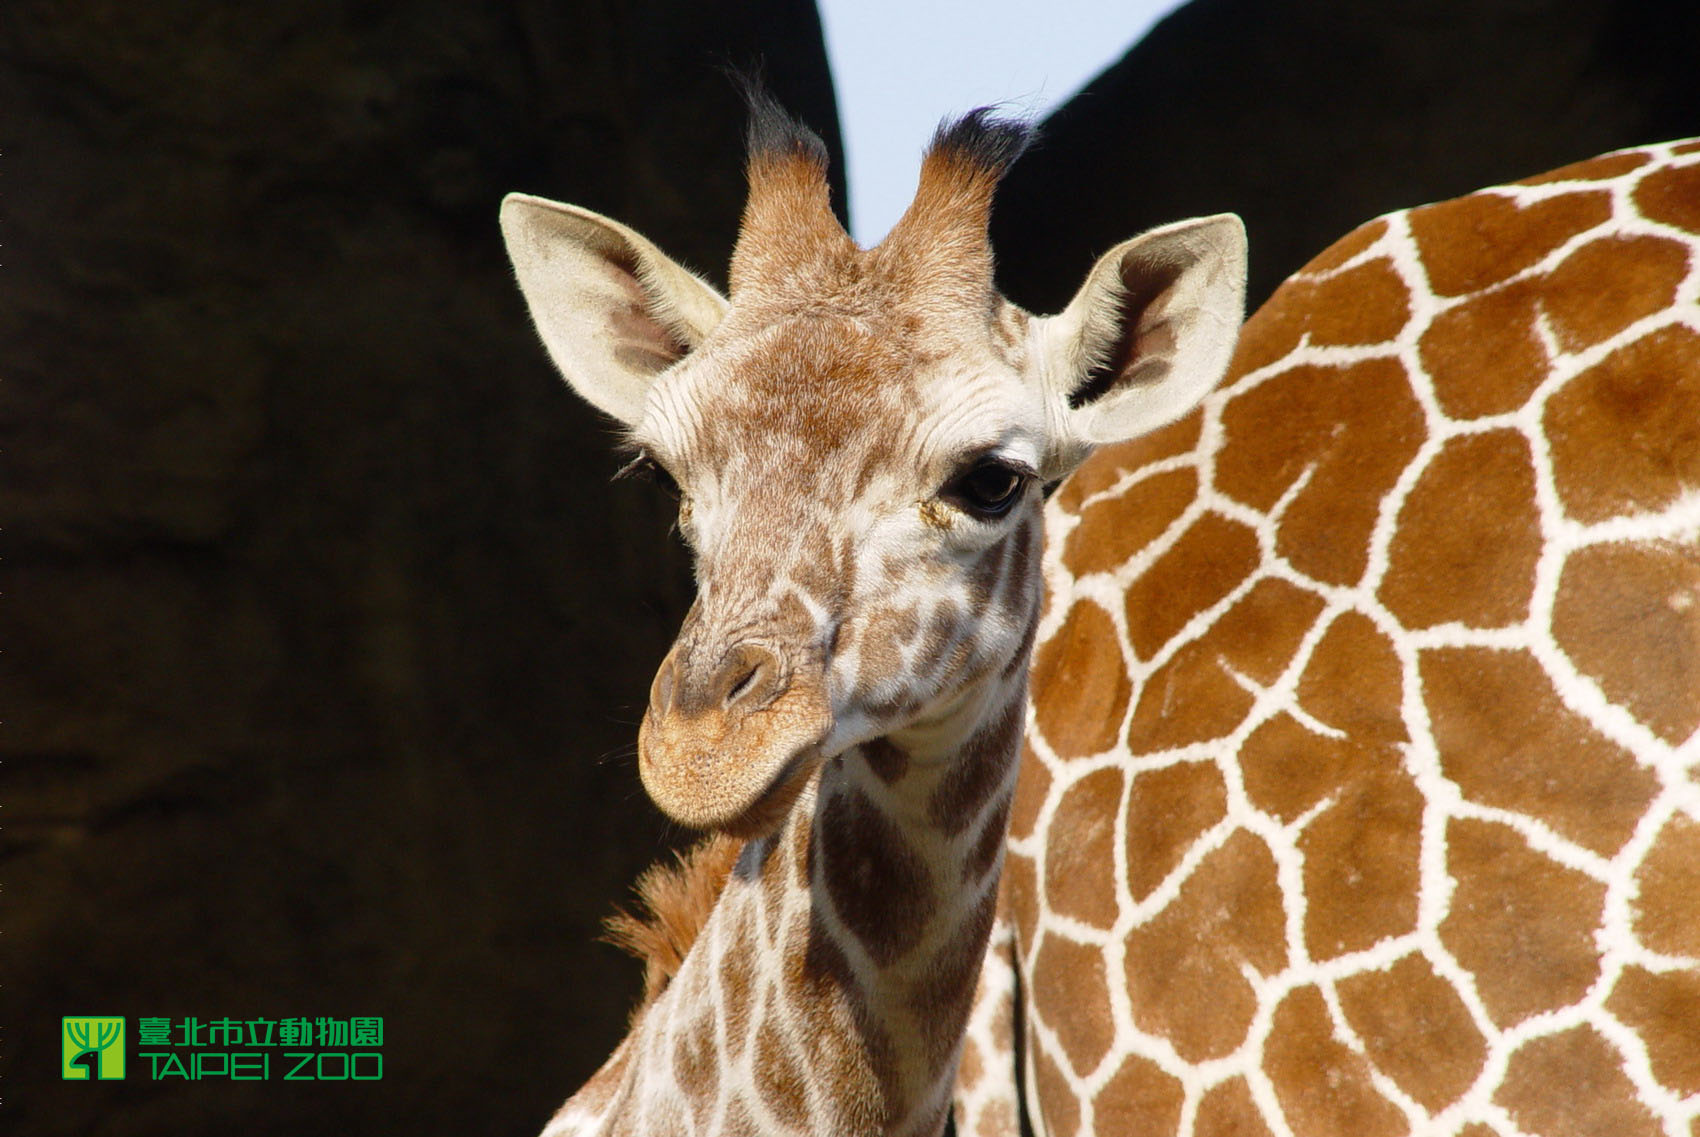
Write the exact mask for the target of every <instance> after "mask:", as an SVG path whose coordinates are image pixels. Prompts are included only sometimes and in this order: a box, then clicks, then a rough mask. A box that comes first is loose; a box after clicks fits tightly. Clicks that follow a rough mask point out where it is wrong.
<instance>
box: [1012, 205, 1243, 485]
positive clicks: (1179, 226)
mask: <svg viewBox="0 0 1700 1137" xmlns="http://www.w3.org/2000/svg"><path fill="white" fill-rule="evenodd" d="M1245 276H1246V239H1245V226H1244V225H1243V224H1241V222H1240V219H1239V218H1238V217H1235V216H1234V215H1233V214H1231V213H1223V214H1219V215H1217V216H1215V217H1200V218H1195V219H1193V220H1191V221H1180V222H1176V223H1175V224H1173V225H1165V226H1162V227H1161V228H1158V229H1153V230H1151V231H1150V232H1148V233H1144V234H1142V235H1140V236H1138V237H1135V238H1133V239H1132V240H1131V241H1124V242H1123V243H1122V244H1120V245H1117V246H1116V247H1115V248H1113V249H1111V250H1110V251H1109V252H1108V253H1105V254H1104V255H1103V256H1102V257H1101V258H1099V260H1098V263H1097V264H1095V265H1093V266H1092V271H1091V272H1090V273H1088V274H1087V276H1086V282H1085V283H1084V284H1082V285H1081V286H1080V291H1079V292H1077V293H1075V295H1074V299H1073V300H1071V301H1069V305H1068V307H1067V308H1065V309H1063V311H1062V312H1060V313H1059V314H1057V315H1055V316H1050V317H1047V318H1045V319H1042V320H1037V321H1035V323H1036V325H1037V327H1036V329H1035V331H1036V334H1037V335H1038V337H1039V338H1040V344H1041V351H1040V359H1041V360H1042V361H1043V364H1042V366H1043V368H1044V373H1043V375H1042V377H1041V378H1042V382H1043V383H1044V385H1045V388H1046V397H1047V398H1048V399H1049V400H1050V402H1051V404H1052V406H1053V408H1054V411H1055V415H1054V420H1055V421H1060V423H1061V427H1062V429H1061V431H1060V434H1061V437H1059V438H1058V439H1056V441H1055V445H1054V449H1053V453H1052V466H1053V468H1052V469H1048V470H1044V471H1041V473H1042V474H1043V475H1044V477H1046V478H1047V479H1052V478H1057V477H1061V476H1062V475H1063V474H1066V473H1068V472H1069V470H1071V469H1073V468H1074V467H1075V466H1076V465H1078V464H1079V463H1080V462H1082V461H1083V460H1085V458H1086V455H1087V454H1089V453H1090V452H1091V450H1092V448H1093V447H1095V446H1101V445H1104V444H1106V443H1110V442H1120V441H1122V440H1124V439H1128V438H1134V437H1137V436H1138V435H1141V434H1146V433H1148V432H1150V431H1153V430H1156V429H1157V428H1158V427H1160V426H1164V425H1166V424H1168V423H1170V422H1173V421H1174V420H1175V419H1177V418H1180V417H1181V416H1182V415H1184V414H1186V413H1187V412H1189V411H1191V410H1192V409H1193V407H1195V406H1197V405H1198V403H1199V401H1200V400H1201V399H1203V398H1204V396H1205V395H1207V394H1208V393H1209V392H1210V390H1211V388H1213V387H1214V386H1215V385H1216V384H1217V382H1218V381H1220V380H1221V378H1222V374H1223V372H1224V371H1226V370H1227V367H1228V361H1229V359H1230V358H1231V357H1232V356H1233V353H1234V345H1235V343H1236V342H1237V341H1238V338H1239V326H1240V321H1241V320H1242V319H1243V318H1244V317H1245Z"/></svg>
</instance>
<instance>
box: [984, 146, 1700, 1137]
mask: <svg viewBox="0 0 1700 1137" xmlns="http://www.w3.org/2000/svg"><path fill="white" fill-rule="evenodd" d="M1046 521H1047V527H1048V531H1049V543H1048V545H1047V548H1046V551H1045V556H1044V575H1045V581H1046V592H1047V598H1046V611H1045V615H1044V617H1043V619H1042V620H1041V622H1040V627H1039V633H1038V641H1037V646H1036V648H1035V652H1034V663H1033V671H1032V680H1031V682H1032V688H1031V703H1032V713H1031V716H1030V719H1029V725H1028V730H1027V736H1026V753H1025V757H1024V759H1023V763H1022V768H1021V773H1020V780H1019V785H1018V788H1017V793H1016V801H1015V805H1014V808H1013V812H1012V821H1011V829H1010V842H1009V850H1008V859H1007V864H1006V869H1005V875H1004V878H1003V902H1002V905H1001V912H1002V913H1003V914H1004V916H1005V917H1006V920H1005V921H1001V922H1000V925H999V927H998V928H997V929H996V930H995V932H994V937H993V943H994V947H995V948H996V950H995V951H994V952H993V953H992V955H991V956H990V957H989V962H988V970H987V975H986V980H985V987H984V989H983V991H982V995H981V997H980V1000H979V1003H978V1005H977V1006H976V1008H975V1011H974V1014H973V1018H972V1025H971V1029H970V1032H969V1036H968V1042H967V1044H966V1046H965V1050H964V1056H963V1061H962V1086H961V1092H960V1095H959V1112H958V1118H957V1119H958V1131H959V1132H961V1133H963V1134H965V1137H967V1135H972V1137H990V1135H993V1134H999V1135H1009V1134H1014V1133H1015V1132H1017V1114H1018V1112H1019V1111H1020V1110H1021V1108H1022V1107H1023V1106H1024V1107H1025V1109H1026V1111H1027V1112H1028V1113H1029V1115H1030V1116H1031V1118H1032V1120H1033V1123H1034V1128H1035V1130H1036V1131H1037V1132H1039V1133H1040V1134H1043V1135H1045V1137H1081V1135H1085V1134H1099V1135H1104V1137H1108V1135H1111V1134H1116V1135H1120V1134H1183V1135H1186V1137H1206V1135H1218V1134H1228V1133H1233V1134H1247V1135H1269V1137H1400V1135H1403V1134H1415V1135H1419V1137H1512V1135H1514V1134H1528V1135H1559V1134H1590V1135H1600V1137H1606V1135H1611V1137H1630V1135H1633V1137H1700V142H1687V143H1673V144H1668V145H1661V146H1652V147H1646V148H1640V149H1635V150H1628V151H1623V152H1620V153H1616V154H1612V155H1607V156H1604V157H1601V158H1598V159H1594V160H1591V161H1587V162H1583V163H1580V164H1578V165H1575V166H1571V167H1566V168H1564V169H1561V170H1558V171H1554V172H1553V173H1550V174H1546V175H1542V176H1538V177H1534V178H1530V179H1528V180H1527V181H1524V182H1521V183H1518V184H1516V185H1511V186H1501V187H1496V188H1492V189H1487V190H1483V191H1481V192H1479V193H1476V194H1472V195H1470V196H1468V197H1464V198H1460V199H1458V200H1455V201H1450V202H1443V203H1440V204H1437V205H1432V206H1426V207H1422V208H1417V209H1411V210H1405V211H1401V212H1398V213H1394V214H1390V215H1388V216H1386V217H1384V218H1381V219H1379V220H1376V221H1374V222H1371V223H1369V224H1367V225H1365V226H1363V227H1362V228H1360V229H1358V230H1356V231H1355V232H1353V233H1352V234H1350V235H1349V236H1347V237H1345V238H1344V239H1342V240H1341V241H1340V242H1338V243H1337V244H1335V245H1334V246H1333V247H1332V248H1330V249H1329V250H1327V251H1325V252H1323V253H1322V254H1321V255H1319V256H1318V257H1317V258H1316V259H1315V260H1313V261H1312V262H1311V263H1310V264H1309V265H1307V266H1306V267H1305V268H1304V269H1303V270H1301V271H1300V272H1299V273H1297V274H1296V275H1295V276H1294V277H1292V278H1291V279H1290V280H1289V281H1288V282H1287V283H1286V284H1284V285H1283V286H1282V288H1281V289H1280V290H1278V291H1277V292H1276V294H1275V295H1274V296H1273V297H1272V298H1271V299H1270V300H1269V302H1268V303H1267V304H1265V305H1264V306H1263V307H1262V308H1261V309H1260V310H1259V311H1258V312H1257V313H1256V314H1255V315H1254V316H1253V317H1252V318H1251V319H1250V320H1249V321H1248V322H1247V324H1246V326H1245V329H1244V332H1243V335H1242V337H1241V340H1240V345H1239V348H1238V351H1237V354H1236V357H1235V360H1234V363H1233V365H1232V367H1231V368H1230V370H1229V373H1228V375H1227V377H1226V379H1225V380H1224V382H1223V383H1222V385H1221V386H1220V387H1219V388H1218V389H1217V390H1216V391H1215V392H1213V393H1212V394H1211V395H1210V396H1209V397H1208V398H1207V399H1206V400H1205V401H1204V402H1203V404H1202V406H1201V408H1200V409H1199V410H1198V411H1197V412H1195V413H1194V414H1192V415H1190V416H1189V417H1187V418H1186V419H1184V420H1182V421H1180V422H1178V423H1176V424H1174V425H1173V426H1171V427H1168V428H1166V429H1165V430H1163V431H1160V432H1158V433H1156V434H1153V435H1150V436H1147V437H1145V438H1143V439H1141V440H1138V441H1134V442H1131V443H1127V444H1124V445H1119V446H1112V447H1107V448H1105V449H1103V450H1100V451H1099V452H1098V453H1096V454H1095V455H1094V456H1093V457H1092V458H1091V459H1090V460H1089V461H1087V462H1086V463H1085V464H1084V465H1083V466H1082V467H1081V468H1080V469H1079V470H1078V471H1077V472H1076V473H1075V474H1074V476H1073V477H1072V479H1071V480H1070V481H1069V482H1068V483H1065V485H1064V486H1063V487H1062V488H1061V489H1060V490H1059V491H1058V493H1057V494H1056V495H1055V497H1054V498H1053V499H1052V501H1051V503H1050V505H1049V507H1048V511H1047V518H1046ZM1018 1007H1019V1011H1020V1014H1019V1016H1018V1015H1017V1009H1018ZM1017 1023H1019V1024H1020V1027H1019V1038H1018V1037H1017V1026H1016V1024H1017ZM1018 1044H1019V1046H1018ZM1018 1064H1019V1069H1018Z"/></svg>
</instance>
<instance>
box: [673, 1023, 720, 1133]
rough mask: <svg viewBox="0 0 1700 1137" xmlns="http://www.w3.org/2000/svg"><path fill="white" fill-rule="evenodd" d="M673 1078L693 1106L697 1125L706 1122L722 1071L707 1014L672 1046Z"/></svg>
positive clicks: (684, 1032) (693, 1115)
mask: <svg viewBox="0 0 1700 1137" xmlns="http://www.w3.org/2000/svg"><path fill="white" fill-rule="evenodd" d="M673 1077H674V1078H675V1079H676V1080H677V1081H678V1083H679V1089H681V1090H682V1091H684V1094H685V1100H686V1101H687V1102H688V1103H689V1104H690V1108H691V1116H692V1117H694V1118H695V1119H696V1123H697V1125H699V1126H700V1125H702V1124H703V1123H704V1122H705V1121H706V1120H707V1115H708V1112H709V1111H710V1110H711V1109H713V1108H714V1095H715V1092H716V1091H717V1090H718V1089H719V1084H720V1072H719V1068H718V1065H717V1063H716V1053H715V1048H714V1016H713V1015H712V1014H708V1013H706V1012H705V1013H704V1014H702V1015H700V1016H699V1017H698V1018H697V1020H696V1022H694V1023H692V1024H691V1027H690V1029H689V1030H686V1031H683V1032H681V1033H680V1035H679V1037H678V1041H677V1042H676V1043H675V1044H674V1047H673Z"/></svg>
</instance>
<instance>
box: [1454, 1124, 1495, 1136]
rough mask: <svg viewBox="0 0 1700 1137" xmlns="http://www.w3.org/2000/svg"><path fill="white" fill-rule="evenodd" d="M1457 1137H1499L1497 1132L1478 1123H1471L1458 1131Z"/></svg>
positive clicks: (1488, 1126) (1489, 1126)
mask: <svg viewBox="0 0 1700 1137" xmlns="http://www.w3.org/2000/svg"><path fill="white" fill-rule="evenodd" d="M1458 1137H1499V1130H1497V1129H1495V1128H1494V1127H1493V1126H1491V1125H1488V1124H1486V1123H1484V1122H1480V1121H1472V1122H1470V1124H1468V1125H1466V1126H1464V1128H1462V1129H1460V1130H1458Z"/></svg>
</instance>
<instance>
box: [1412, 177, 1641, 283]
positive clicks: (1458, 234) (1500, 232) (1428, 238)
mask: <svg viewBox="0 0 1700 1137" xmlns="http://www.w3.org/2000/svg"><path fill="white" fill-rule="evenodd" d="M1407 217H1408V218H1409V221H1410V226H1411V236H1412V237H1414V238H1416V242H1417V251H1418V253H1419V255H1421V257H1422V259H1423V266H1424V267H1425V268H1426V269H1427V270H1428V279H1429V287H1430V289H1432V290H1433V291H1434V293H1435V294H1436V295H1437V296H1462V295H1463V294H1464V293H1466V292H1475V291H1478V290H1479V289H1483V288H1486V287H1488V286H1489V285H1491V284H1497V283H1499V282H1500V281H1502V280H1504V279H1506V278H1507V277H1511V276H1515V275H1517V274H1518V273H1520V272H1522V271H1523V270H1524V269H1527V268H1529V267H1531V266H1532V265H1534V264H1535V263H1536V262H1538V261H1539V260H1540V259H1541V258H1542V257H1545V256H1546V255H1547V254H1548V253H1551V252H1552V251H1553V250H1554V249H1556V248H1558V247H1559V246H1560V245H1562V244H1564V242H1566V241H1568V240H1569V239H1570V238H1572V237H1574V236H1576V235H1577V234H1578V233H1582V232H1585V231H1587V230H1589V229H1592V228H1593V227H1594V226H1596V225H1600V224H1603V223H1605V222H1606V221H1608V220H1610V219H1611V194H1610V193H1609V192H1608V191H1606V190H1594V191H1589V192H1585V193H1572V194H1565V195H1564V196H1562V197H1554V198H1547V199H1546V200H1544V201H1536V202H1532V203H1530V204H1529V205H1527V206H1519V205H1518V204H1517V202H1515V201H1513V200H1512V199H1511V198H1509V197H1502V196H1500V195H1499V194H1494V193H1477V194H1471V195H1470V196H1469V197H1461V198H1457V199H1455V200H1453V201H1445V202H1441V203H1440V204H1438V205H1429V206H1424V207H1423V208H1421V209H1413V210H1412V211H1411V212H1410V213H1409V214H1407Z"/></svg>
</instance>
